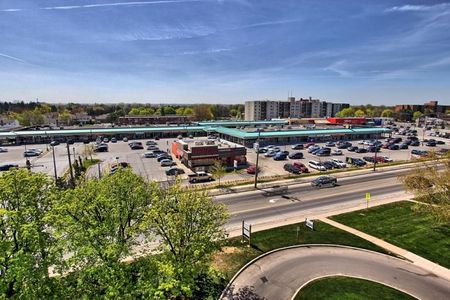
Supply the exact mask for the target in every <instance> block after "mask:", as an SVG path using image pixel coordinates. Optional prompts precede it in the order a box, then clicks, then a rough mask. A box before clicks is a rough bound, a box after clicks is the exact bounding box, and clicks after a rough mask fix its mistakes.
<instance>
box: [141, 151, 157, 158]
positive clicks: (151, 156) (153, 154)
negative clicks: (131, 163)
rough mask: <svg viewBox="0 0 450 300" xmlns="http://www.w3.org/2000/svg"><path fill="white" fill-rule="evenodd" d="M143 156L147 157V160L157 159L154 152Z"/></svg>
mask: <svg viewBox="0 0 450 300" xmlns="http://www.w3.org/2000/svg"><path fill="white" fill-rule="evenodd" d="M142 156H143V157H145V158H155V157H156V153H154V152H145V153H144V154H143V155H142Z"/></svg>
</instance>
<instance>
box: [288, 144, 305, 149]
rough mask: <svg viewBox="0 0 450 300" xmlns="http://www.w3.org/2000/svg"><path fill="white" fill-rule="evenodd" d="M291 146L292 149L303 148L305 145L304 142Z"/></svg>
mask: <svg viewBox="0 0 450 300" xmlns="http://www.w3.org/2000/svg"><path fill="white" fill-rule="evenodd" d="M291 148H292V150H303V149H304V146H303V144H295V145H293V146H292V147H291Z"/></svg>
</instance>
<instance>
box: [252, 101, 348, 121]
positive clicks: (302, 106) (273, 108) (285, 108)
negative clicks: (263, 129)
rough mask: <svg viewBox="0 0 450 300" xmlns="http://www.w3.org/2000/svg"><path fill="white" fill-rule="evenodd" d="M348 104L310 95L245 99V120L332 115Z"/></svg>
mask: <svg viewBox="0 0 450 300" xmlns="http://www.w3.org/2000/svg"><path fill="white" fill-rule="evenodd" d="M349 106H350V105H349V104H346V103H331V102H325V101H320V100H319V99H312V98H311V97H309V98H307V99H304V98H300V99H297V100H296V99H295V97H289V98H288V101H273V100H259V101H246V102H245V120H247V121H254V120H270V119H276V118H321V117H334V116H335V115H336V113H337V112H338V111H340V110H342V109H343V108H346V107H349Z"/></svg>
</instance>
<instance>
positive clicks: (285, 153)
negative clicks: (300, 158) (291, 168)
mask: <svg viewBox="0 0 450 300" xmlns="http://www.w3.org/2000/svg"><path fill="white" fill-rule="evenodd" d="M280 153H281V154H284V155H289V151H286V150H284V151H280V152H278V154H280Z"/></svg>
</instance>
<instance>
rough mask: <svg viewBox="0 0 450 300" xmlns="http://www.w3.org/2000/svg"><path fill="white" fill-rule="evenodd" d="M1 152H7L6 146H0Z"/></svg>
mask: <svg viewBox="0 0 450 300" xmlns="http://www.w3.org/2000/svg"><path fill="white" fill-rule="evenodd" d="M2 152H8V148H3V147H0V153H2Z"/></svg>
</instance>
